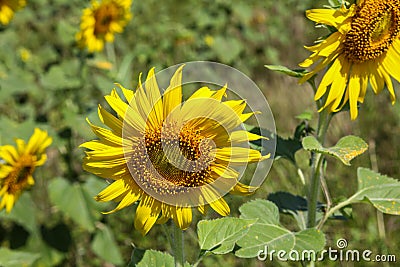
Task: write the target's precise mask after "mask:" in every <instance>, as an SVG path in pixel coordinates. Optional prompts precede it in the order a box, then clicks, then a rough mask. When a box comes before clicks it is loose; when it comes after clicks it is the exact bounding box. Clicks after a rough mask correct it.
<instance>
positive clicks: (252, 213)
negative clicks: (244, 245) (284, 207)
mask: <svg viewBox="0 0 400 267" xmlns="http://www.w3.org/2000/svg"><path fill="white" fill-rule="evenodd" d="M239 211H240V213H241V215H240V218H243V219H254V218H257V220H258V221H257V224H261V223H263V224H274V225H277V224H279V209H278V207H277V206H276V205H274V204H273V203H272V202H270V201H268V200H264V199H256V200H253V201H250V202H247V203H245V204H243V205H242V206H240V208H239ZM261 214H268V216H260V215H261Z"/></svg>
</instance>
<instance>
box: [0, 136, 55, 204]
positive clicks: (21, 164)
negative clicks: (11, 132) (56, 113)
mask: <svg viewBox="0 0 400 267" xmlns="http://www.w3.org/2000/svg"><path fill="white" fill-rule="evenodd" d="M15 142H16V144H17V147H16V148H15V147H13V146H11V145H5V146H0V198H1V200H0V210H2V209H3V208H5V209H6V211H7V212H10V211H11V209H12V208H13V206H14V204H15V202H16V201H17V200H18V197H19V196H20V195H21V193H22V192H23V191H24V190H25V189H27V188H29V187H31V186H32V185H33V184H34V183H35V180H34V179H33V176H32V175H33V172H34V171H35V168H36V167H37V166H41V165H43V164H44V163H45V161H46V159H47V156H46V154H45V149H46V148H47V147H48V146H49V145H50V144H51V142H52V139H51V137H49V136H48V135H47V132H45V131H42V130H40V129H37V128H36V129H35V131H34V133H33V135H32V136H31V138H30V139H29V141H28V143H27V144H26V143H25V141H24V140H22V139H16V140H15Z"/></svg>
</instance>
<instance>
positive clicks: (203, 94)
mask: <svg viewBox="0 0 400 267" xmlns="http://www.w3.org/2000/svg"><path fill="white" fill-rule="evenodd" d="M213 94H214V91H212V90H211V89H210V88H208V87H207V86H204V87H201V88H200V89H198V90H197V91H195V92H194V93H193V94H192V95H191V96H190V97H189V98H188V99H187V100H192V99H195V98H210V97H211V96H212V95H213Z"/></svg>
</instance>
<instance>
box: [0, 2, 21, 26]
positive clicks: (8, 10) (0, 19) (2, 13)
mask: <svg viewBox="0 0 400 267" xmlns="http://www.w3.org/2000/svg"><path fill="white" fill-rule="evenodd" d="M25 5H26V1H25V0H0V24H3V25H7V24H8V23H10V21H11V19H12V18H13V16H14V13H15V12H16V11H18V10H19V9H21V8H23V7H25Z"/></svg>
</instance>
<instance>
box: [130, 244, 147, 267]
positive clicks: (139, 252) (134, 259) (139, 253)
mask: <svg viewBox="0 0 400 267" xmlns="http://www.w3.org/2000/svg"><path fill="white" fill-rule="evenodd" d="M145 253H146V250H144V249H140V248H136V247H134V248H133V250H132V254H131V261H130V262H129V264H128V266H127V267H135V266H136V264H137V263H138V262H140V261H141V260H142V259H143V257H144V254H145Z"/></svg>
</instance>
